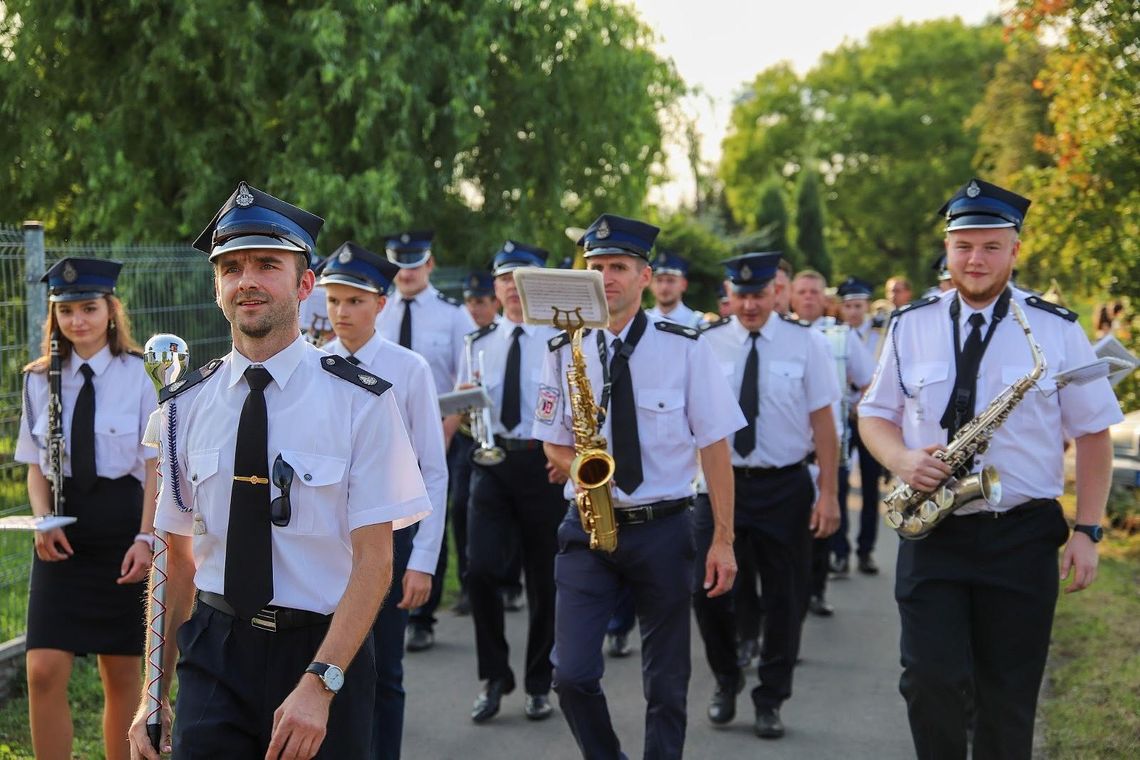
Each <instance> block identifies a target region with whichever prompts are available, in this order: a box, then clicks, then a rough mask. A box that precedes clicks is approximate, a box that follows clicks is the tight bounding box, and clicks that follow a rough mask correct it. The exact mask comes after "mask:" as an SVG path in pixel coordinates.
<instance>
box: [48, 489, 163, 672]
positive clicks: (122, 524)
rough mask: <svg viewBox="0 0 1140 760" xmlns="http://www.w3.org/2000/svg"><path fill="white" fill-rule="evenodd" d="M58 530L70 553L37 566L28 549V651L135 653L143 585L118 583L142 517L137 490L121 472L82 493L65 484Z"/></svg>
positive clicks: (141, 638) (139, 650)
mask: <svg viewBox="0 0 1140 760" xmlns="http://www.w3.org/2000/svg"><path fill="white" fill-rule="evenodd" d="M63 495H64V508H63V513H64V514H65V515H69V516H71V517H76V518H78V521H77V522H74V523H72V524H71V525H68V526H67V527H66V528H64V529H63V530H64V533H65V534H66V535H67V540H68V541H69V542H70V543H71V548H72V550H73V551H74V554H72V556H71V557H70V558H68V559H65V560H62V561H60V562H43V561H41V560H40V559H39V558H38V557H35V551H34V550H33V552H32V579H31V584H30V586H29V589H28V632H27V648H28V649H62V650H63V651H65V652H74V653H75V654H78V655H84V654H89V653H90V654H118V655H136V656H141V655H142V654H143V650H144V647H145V642H146V621H145V616H146V607H145V602H146V582H145V581H140V582H139V583H131V584H126V585H119V584H118V583H116V581H117V580H118V578H119V572H120V570H121V568H122V564H123V555H125V554H126V552H127V549H129V548H130V547H131V544H132V543H134V539H135V535H137V534H138V532H139V521H140V520H141V518H142V486H141V484H140V483H139V482H138V480H136V479H135V478H133V477H131V476H130V475H127V476H125V477H122V478H117V479H115V480H108V479H107V478H99V479H98V481H97V482H96V484H95V487H94V488H93V489H92V490H91V491H90V492H88V493H84V494H79V493H76V490H75V488H74V487H73V486H72V484H71V479H70V478H68V479H67V480H65V481H64V487H63Z"/></svg>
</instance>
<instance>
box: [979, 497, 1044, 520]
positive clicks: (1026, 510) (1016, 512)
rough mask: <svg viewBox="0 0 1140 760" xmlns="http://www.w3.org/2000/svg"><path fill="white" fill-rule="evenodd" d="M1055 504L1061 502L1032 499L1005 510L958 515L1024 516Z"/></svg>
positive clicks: (985, 516) (985, 510)
mask: <svg viewBox="0 0 1140 760" xmlns="http://www.w3.org/2000/svg"><path fill="white" fill-rule="evenodd" d="M1053 504H1059V502H1058V501H1057V500H1056V499H1030V500H1029V501H1023V502H1021V503H1020V504H1018V505H1017V506H1016V507H1011V508H1009V509H1007V510H1005V511H1003V512H994V511H993V510H990V509H984V510H982V511H981V512H971V513H970V514H968V515H958V517H981V518H985V519H988V520H997V519H1000V518H1004V517H1022V516H1023V515H1028V514H1031V513H1033V512H1034V511H1036V509H1037V508H1038V507H1048V506H1051V505H1053Z"/></svg>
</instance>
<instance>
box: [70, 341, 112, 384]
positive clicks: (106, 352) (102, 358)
mask: <svg viewBox="0 0 1140 760" xmlns="http://www.w3.org/2000/svg"><path fill="white" fill-rule="evenodd" d="M112 358H114V357H112V356H111V347H110V346H109V345H108V346H103V347H102V348H101V349H99V350H98V351H96V352H95V355H94V356H92V357H91V358H90V359H83V358H81V357H80V356H79V354H77V353H75V349H74V348H73V349H72V350H71V356H70V357H68V359H67V374H68V376H70V377H75V376H76V375H77V374H79V368H80V367H81V366H83V365H84V364H89V365H91V369H92V370H94V371H95V375H96V376H99V375H102V374H103V373H104V372H105V371H106V370H107V367H109V366H110V365H111V359H112Z"/></svg>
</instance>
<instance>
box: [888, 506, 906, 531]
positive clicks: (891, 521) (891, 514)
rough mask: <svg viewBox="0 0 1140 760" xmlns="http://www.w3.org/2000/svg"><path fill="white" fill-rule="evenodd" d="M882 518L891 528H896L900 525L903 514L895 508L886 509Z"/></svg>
mask: <svg viewBox="0 0 1140 760" xmlns="http://www.w3.org/2000/svg"><path fill="white" fill-rule="evenodd" d="M883 520H884V521H885V522H886V523H887V525H888V526H889V527H890V528H891V530H898V529H899V528H901V527H902V524H903V516H902V512H900V511H898V510H897V509H888V510H887V513H886V514H885V515H883Z"/></svg>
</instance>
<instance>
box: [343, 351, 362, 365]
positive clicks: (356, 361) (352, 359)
mask: <svg viewBox="0 0 1140 760" xmlns="http://www.w3.org/2000/svg"><path fill="white" fill-rule="evenodd" d="M345 361H346V362H348V363H349V364H351V365H352V366H354V367H356V366H359V365H360V360H359V359H357V358H356V356H355V355H354V354H349V355H348V356H346V357H345Z"/></svg>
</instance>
